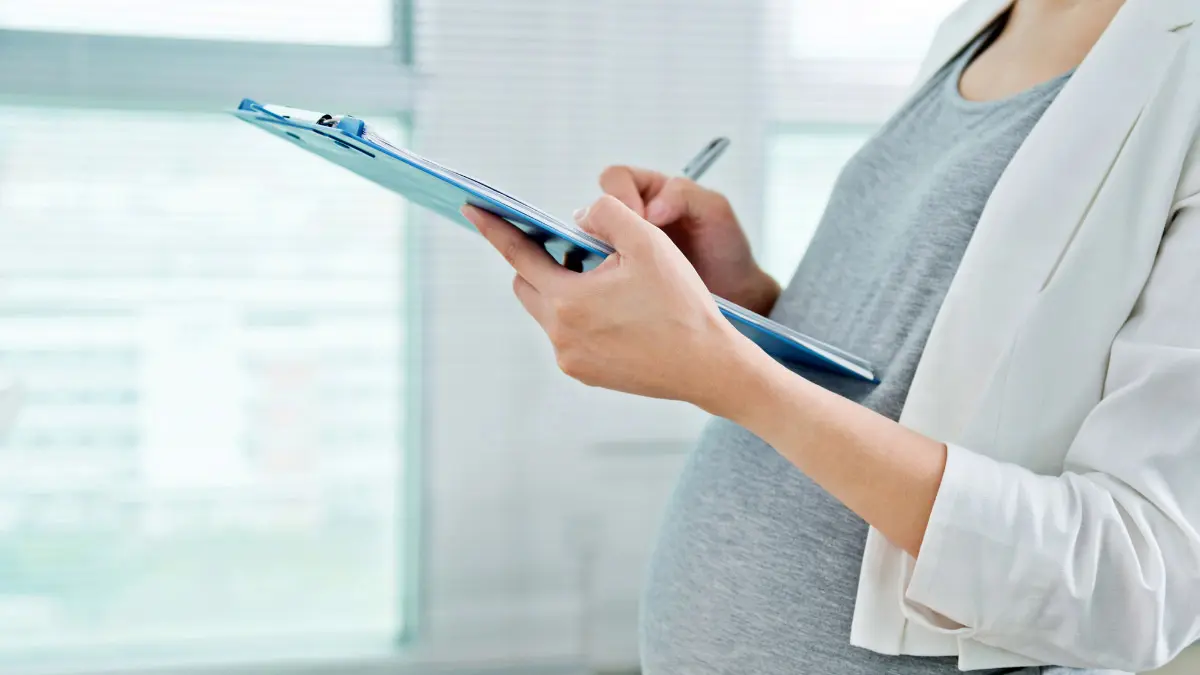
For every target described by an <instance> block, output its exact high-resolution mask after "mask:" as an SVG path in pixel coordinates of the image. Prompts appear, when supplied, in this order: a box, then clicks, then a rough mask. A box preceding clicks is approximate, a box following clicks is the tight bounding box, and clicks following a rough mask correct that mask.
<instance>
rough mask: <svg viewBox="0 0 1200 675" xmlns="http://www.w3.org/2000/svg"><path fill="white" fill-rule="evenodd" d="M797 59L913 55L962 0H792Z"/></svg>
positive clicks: (922, 49) (910, 57)
mask: <svg viewBox="0 0 1200 675" xmlns="http://www.w3.org/2000/svg"><path fill="white" fill-rule="evenodd" d="M791 1H792V30H791V34H792V39H791V52H792V56H793V57H795V58H798V59H821V60H825V59H833V60H847V59H849V60H860V59H861V60H883V61H916V60H918V59H920V58H921V56H923V55H924V53H925V50H926V49H927V48H928V47H929V42H930V40H932V39H933V33H934V31H935V30H937V27H938V24H939V23H940V22H941V20H942V19H944V18H945V17H946V16H947V15H948V14H950V12H951V11H953V10H954V8H956V7H957V6H958V5H960V4H962V0H907V1H905V2H896V1H895V0H837V1H836V2H829V0H791Z"/></svg>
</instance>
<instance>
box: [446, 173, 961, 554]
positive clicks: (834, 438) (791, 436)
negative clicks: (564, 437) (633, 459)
mask: <svg viewBox="0 0 1200 675" xmlns="http://www.w3.org/2000/svg"><path fill="white" fill-rule="evenodd" d="M463 215H465V216H466V217H467V218H468V219H469V220H470V221H471V222H472V223H474V224H475V226H476V227H478V228H479V231H480V232H481V233H482V234H483V236H485V237H487V239H488V241H490V242H491V243H492V245H493V246H495V247H496V249H497V250H499V251H500V253H502V254H503V255H504V257H505V259H507V260H508V262H509V263H511V264H512V266H513V268H514V269H515V270H516V271H517V277H516V279H514V280H513V289H514V290H515V291H516V293H517V297H518V298H520V300H521V304H523V305H525V309H527V310H528V311H529V313H530V314H532V315H533V318H535V319H537V322H538V323H539V324H541V326H542V328H543V329H545V331H546V334H547V335H549V336H550V341H551V342H552V343H553V344H554V350H555V352H556V353H557V355H558V365H559V367H561V368H562V369H563V371H564V372H565V373H567V374H568V375H570V376H571V377H574V378H575V379H577V380H580V381H582V382H584V383H585V384H590V385H594V386H598V387H604V388H606V389H616V390H619V391H624V392H629V393H634V394H641V395H643V396H653V397H656V398H670V399H676V400H680V401H687V402H689V403H693V404H695V405H697V406H699V407H701V408H703V409H704V410H706V411H708V412H710V413H712V414H714V415H718V416H720V417H725V418H727V419H730V420H732V421H733V422H735V423H737V424H740V425H741V426H743V427H745V428H746V429H748V430H750V432H751V433H754V434H755V435H757V436H758V437H759V438H761V439H763V440H764V441H766V442H767V443H769V444H770V445H771V446H772V447H774V448H775V449H776V450H778V451H779V453H780V454H782V455H783V456H784V457H786V458H788V459H789V460H790V461H791V462H792V463H793V464H795V465H796V466H797V467H799V468H800V470H801V471H803V472H804V473H805V474H807V475H808V476H809V477H810V478H812V479H813V480H814V481H816V482H817V483H818V484H819V485H821V486H822V487H824V488H825V489H827V490H829V492H830V493H832V494H833V495H834V496H835V497H837V498H838V499H840V500H841V501H842V502H843V503H845V504H846V505H847V506H849V507H850V508H851V509H853V510H854V511H855V512H856V513H858V514H859V515H860V516H862V517H863V518H864V519H865V520H866V521H867V522H868V523H870V524H872V525H874V526H875V527H876V528H878V529H879V530H880V531H881V532H883V534H884V535H885V536H886V537H888V539H890V540H891V541H892V542H893V543H895V544H896V545H897V546H899V547H901V548H903V549H904V550H906V551H908V552H909V554H911V555H912V556H913V557H916V556H917V554H918V553H919V551H920V549H921V541H922V538H923V537H924V535H925V529H926V526H927V524H928V522H929V514H930V512H931V510H932V508H933V501H934V498H935V497H936V495H937V491H938V486H939V485H940V484H941V479H942V471H943V469H944V468H945V466H946V452H947V451H946V446H944V445H942V444H940V443H937V442H935V441H933V440H931V439H928V438H925V437H924V436H921V435H920V434H917V433H916V432H913V431H910V430H908V429H905V428H904V427H901V426H900V425H899V424H896V423H895V422H893V421H891V420H890V419H887V418H886V417H883V416H882V415H878V414H876V413H874V412H871V411H870V410H867V409H866V408H864V407H862V406H860V405H858V404H857V403H854V402H852V401H850V400H847V399H844V398H842V397H841V396H838V395H836V394H833V393H830V392H828V391H826V390H824V389H821V388H820V387H818V386H816V385H814V384H812V383H811V382H809V381H807V380H805V379H804V378H802V377H797V376H796V375H795V374H794V373H792V372H790V371H788V370H787V369H786V368H784V367H783V366H781V365H779V364H777V363H775V362H774V361H773V360H772V359H771V357H769V356H767V354H766V352H764V351H762V350H761V349H759V348H758V347H757V346H756V345H755V344H754V343H752V342H750V340H748V339H746V338H745V337H744V336H743V335H742V334H741V333H738V332H737V330H736V329H734V328H733V326H732V325H731V324H730V323H729V322H728V321H726V320H725V319H724V318H723V317H722V316H721V314H720V311H719V310H718V309H717V306H716V303H714V302H713V300H712V297H711V296H710V295H709V294H708V292H707V291H706V289H705V288H704V284H703V282H701V281H700V277H699V276H698V275H697V274H696V270H694V269H693V268H692V266H691V265H689V264H688V262H687V260H685V259H684V257H683V254H682V253H680V252H679V249H678V248H676V247H675V246H674V245H673V244H672V243H671V242H670V241H669V240H668V239H667V237H666V235H665V234H663V232H662V231H661V230H659V229H658V228H656V227H654V226H653V225H651V224H650V223H647V222H646V221H645V220H643V219H642V218H640V217H638V215H637V214H636V213H634V212H633V211H631V210H630V209H629V208H628V207H626V206H625V205H624V204H622V203H621V202H619V201H617V200H616V199H615V198H613V197H608V196H606V197H601V198H600V200H599V201H598V202H596V203H595V204H594V205H592V207H591V208H590V209H589V210H588V211H587V212H586V213H584V214H582V215H581V216H580V217H578V218H577V220H579V224H580V226H581V227H583V228H584V229H585V230H587V231H588V232H590V233H592V234H594V235H596V236H597V237H600V238H602V239H604V240H606V241H608V242H609V243H611V244H612V245H613V247H615V248H616V249H617V252H616V253H613V254H612V255H610V256H609V257H608V258H606V259H605V260H604V262H603V263H601V264H600V265H599V266H598V267H596V268H595V269H593V270H592V271H590V272H584V273H576V272H571V271H569V270H567V269H566V268H564V267H561V266H559V264H558V263H556V262H555V261H554V260H553V259H552V258H551V257H550V255H549V254H547V253H546V251H545V249H543V248H542V247H541V246H539V245H538V244H536V243H534V242H533V241H532V240H530V239H529V238H527V237H526V236H525V235H524V234H523V233H521V231H520V230H517V229H516V228H515V227H513V226H511V225H509V224H508V223H507V222H505V221H504V220H502V219H500V218H497V217H495V216H493V215H491V214H488V213H485V212H483V211H480V210H478V209H474V208H471V207H464V208H463Z"/></svg>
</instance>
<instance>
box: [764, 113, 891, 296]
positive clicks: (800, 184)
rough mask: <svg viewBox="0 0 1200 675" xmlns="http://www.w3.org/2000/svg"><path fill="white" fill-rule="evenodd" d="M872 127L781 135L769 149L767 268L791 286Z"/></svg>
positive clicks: (828, 129) (820, 129)
mask: <svg viewBox="0 0 1200 675" xmlns="http://www.w3.org/2000/svg"><path fill="white" fill-rule="evenodd" d="M871 132H872V129H870V128H867V127H834V128H825V129H822V128H819V127H818V128H814V129H812V130H811V131H797V132H787V133H781V134H777V135H775V136H773V137H772V138H771V139H770V141H769V142H768V143H767V213H766V225H765V228H764V232H763V256H762V259H763V264H764V267H765V268H766V270H767V271H768V272H770V273H771V274H772V275H773V276H775V278H777V279H779V280H780V281H782V282H784V283H786V281H787V280H788V279H790V278H791V276H792V273H793V272H795V271H796V266H797V265H799V264H800V259H801V258H803V257H804V251H805V250H806V249H807V248H808V243H809V241H811V240H812V236H813V233H814V232H815V231H816V229H817V225H818V224H819V223H820V221H821V216H822V215H823V214H824V212H825V204H826V203H827V202H828V201H829V195H830V193H832V192H833V184H834V182H835V181H836V180H837V177H838V174H839V173H840V172H841V170H842V166H844V165H845V164H846V162H847V161H849V159H850V157H852V156H853V155H854V153H855V152H857V151H858V149H859V148H860V147H862V144H863V143H864V142H865V141H866V139H867V137H868V136H870V134H871Z"/></svg>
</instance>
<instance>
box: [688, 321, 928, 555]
mask: <svg viewBox="0 0 1200 675" xmlns="http://www.w3.org/2000/svg"><path fill="white" fill-rule="evenodd" d="M746 346H748V348H746V349H739V350H735V353H734V354H733V355H732V356H731V358H730V359H729V361H728V362H727V363H726V364H724V365H723V366H722V367H721V369H722V377H721V378H719V379H721V380H722V381H723V382H724V385H723V386H721V387H720V388H719V389H720V391H719V392H717V393H716V394H715V395H714V399H713V401H712V402H710V403H708V404H706V405H703V407H705V408H706V409H708V410H709V412H712V413H713V414H716V415H719V416H722V417H726V418H728V419H730V420H732V421H733V422H736V423H738V424H740V425H741V426H743V427H745V428H746V429H748V430H750V431H751V432H752V433H754V434H755V435H757V436H758V437H760V438H762V439H763V440H764V441H766V442H767V443H768V444H770V445H771V446H772V447H773V448H775V450H776V451H777V452H779V453H780V454H781V455H783V456H784V457H785V458H786V459H788V460H789V461H790V462H792V464H794V465H796V467H797V468H799V469H800V470H801V471H803V472H804V473H805V475H807V476H808V477H809V478H811V479H812V480H813V481H814V482H816V483H817V484H819V485H820V486H821V487H823V488H824V489H825V490H827V491H828V492H829V493H830V494H832V495H833V496H834V497H836V498H837V499H838V500H840V501H841V502H842V503H844V504H845V505H846V506H847V507H849V508H850V509H851V510H853V511H854V512H855V513H857V514H858V515H859V516H860V517H862V518H863V519H864V520H866V521H867V522H868V523H870V524H871V525H873V526H874V527H875V528H876V529H878V530H879V531H880V532H881V533H883V535H884V536H885V537H887V538H888V539H889V540H890V541H891V542H892V543H893V544H894V545H896V546H897V547H899V548H902V549H904V550H905V551H908V552H909V553H910V554H911V555H913V556H914V557H915V556H916V555H917V553H918V552H919V551H920V548H921V541H922V539H923V538H924V535H925V529H926V526H927V525H928V522H929V514H930V512H931V511H932V508H933V503H934V499H935V498H936V497H937V492H938V488H939V486H940V484H941V480H942V472H943V470H944V469H945V464H946V446H945V445H943V444H942V443H939V442H937V441H934V440H931V439H929V438H926V437H924V436H922V435H920V434H918V433H916V432H913V431H911V430H909V429H906V428H904V427H902V426H900V425H899V424H897V423H895V422H893V421H891V420H890V419H887V418H886V417H883V416H882V415H878V414H876V413H874V412H872V411H870V410H868V409H866V408H864V407H862V406H860V405H858V404H856V403H853V402H851V401H848V400H846V399H844V398H842V397H841V396H838V395H836V394H833V393H830V392H828V391H826V390H824V389H822V388H820V387H818V386H816V385H814V384H812V383H811V382H808V381H807V380H805V379H804V378H802V377H799V376H797V375H795V374H793V373H792V372H790V371H788V370H787V369H786V368H784V367H783V366H781V365H779V364H777V363H775V362H774V361H773V360H771V359H770V358H769V357H767V356H766V355H765V354H764V353H762V352H761V351H758V350H757V349H756V348H754V347H753V345H749V344H748V343H747V345H746Z"/></svg>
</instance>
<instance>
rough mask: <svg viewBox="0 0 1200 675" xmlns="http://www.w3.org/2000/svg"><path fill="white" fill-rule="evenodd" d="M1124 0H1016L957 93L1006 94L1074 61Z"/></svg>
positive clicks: (987, 96) (976, 96)
mask: <svg viewBox="0 0 1200 675" xmlns="http://www.w3.org/2000/svg"><path fill="white" fill-rule="evenodd" d="M1123 4H1125V0H1016V2H1014V3H1013V6H1012V10H1011V12H1010V13H1009V17H1008V21H1007V23H1006V24H1005V26H1004V30H1003V31H1001V33H1000V35H999V36H998V37H997V38H996V39H995V41H993V42H992V44H991V45H989V46H988V48H987V49H986V50H985V51H984V52H983V53H982V54H980V55H979V56H978V57H976V59H975V61H974V62H972V63H971V65H970V67H969V68H967V71H966V72H965V73H964V74H963V77H962V80H961V82H960V83H959V88H960V90H961V91H962V95H963V96H964V97H965V98H967V99H970V100H975V101H987V100H992V99H997V98H1004V97H1007V96H1011V95H1012V94H1015V93H1017V92H1019V91H1023V90H1025V89H1028V88H1029V87H1031V86H1033V85H1036V84H1038V83H1040V82H1045V81H1047V80H1051V79H1054V78H1055V77H1058V76H1059V75H1062V74H1063V73H1065V72H1068V71H1070V70H1071V69H1073V68H1075V67H1076V66H1078V65H1079V64H1080V63H1081V62H1082V61H1083V59H1084V58H1085V57H1086V56H1087V55H1088V52H1090V51H1091V50H1092V47H1094V46H1095V45H1096V42H1097V41H1098V40H1099V39H1100V36H1101V35H1102V34H1103V33H1104V31H1105V29H1106V28H1108V25H1109V24H1110V23H1112V20H1113V17H1115V16H1116V15H1117V12H1118V11H1119V10H1120V9H1121V6H1122V5H1123Z"/></svg>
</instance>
